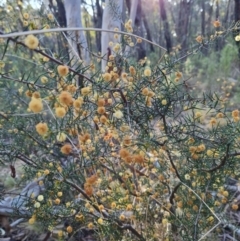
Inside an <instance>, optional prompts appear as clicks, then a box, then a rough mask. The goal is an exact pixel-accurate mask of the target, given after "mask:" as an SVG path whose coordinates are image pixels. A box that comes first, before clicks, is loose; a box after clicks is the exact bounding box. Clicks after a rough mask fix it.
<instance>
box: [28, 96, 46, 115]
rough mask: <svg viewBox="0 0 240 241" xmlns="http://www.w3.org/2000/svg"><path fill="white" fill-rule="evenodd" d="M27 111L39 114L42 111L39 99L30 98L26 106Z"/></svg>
mask: <svg viewBox="0 0 240 241" xmlns="http://www.w3.org/2000/svg"><path fill="white" fill-rule="evenodd" d="M28 107H29V109H30V110H31V111H32V112H34V113H39V112H40V111H42V109H43V104H42V100H41V99H37V98H32V100H31V101H30V102H29V105H28Z"/></svg>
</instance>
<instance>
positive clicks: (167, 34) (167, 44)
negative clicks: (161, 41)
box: [159, 0, 172, 53]
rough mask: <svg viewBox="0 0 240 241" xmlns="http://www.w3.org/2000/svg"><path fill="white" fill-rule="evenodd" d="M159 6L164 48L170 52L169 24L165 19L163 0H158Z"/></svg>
mask: <svg viewBox="0 0 240 241" xmlns="http://www.w3.org/2000/svg"><path fill="white" fill-rule="evenodd" d="M159 8H160V17H161V20H162V22H163V31H164V37H165V41H166V48H167V51H168V53H170V52H171V50H172V40H171V34H170V29H169V24H168V20H167V13H166V8H165V2H164V0H159Z"/></svg>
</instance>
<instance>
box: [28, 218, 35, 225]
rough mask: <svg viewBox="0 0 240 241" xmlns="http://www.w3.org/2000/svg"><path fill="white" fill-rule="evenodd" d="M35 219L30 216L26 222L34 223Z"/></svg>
mask: <svg viewBox="0 0 240 241" xmlns="http://www.w3.org/2000/svg"><path fill="white" fill-rule="evenodd" d="M35 221H36V219H35V218H30V219H29V220H28V223H29V224H34V223H35Z"/></svg>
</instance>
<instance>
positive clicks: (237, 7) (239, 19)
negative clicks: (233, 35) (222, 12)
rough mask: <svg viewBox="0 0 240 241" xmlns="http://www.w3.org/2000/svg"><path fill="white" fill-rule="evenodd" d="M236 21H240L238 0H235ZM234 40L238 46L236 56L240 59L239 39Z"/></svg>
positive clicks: (239, 0)
mask: <svg viewBox="0 0 240 241" xmlns="http://www.w3.org/2000/svg"><path fill="white" fill-rule="evenodd" d="M238 21H240V0H235V22H236V23H237V22H238ZM238 25H239V24H238ZM238 34H239V33H238ZM235 42H236V44H237V47H238V58H239V59H240V41H235Z"/></svg>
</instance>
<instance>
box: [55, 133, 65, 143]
mask: <svg viewBox="0 0 240 241" xmlns="http://www.w3.org/2000/svg"><path fill="white" fill-rule="evenodd" d="M66 139H67V135H66V134H65V133H63V132H60V133H58V134H57V141H58V142H64V141H66Z"/></svg>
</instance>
